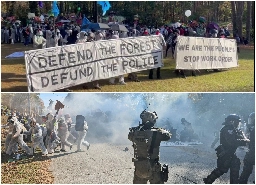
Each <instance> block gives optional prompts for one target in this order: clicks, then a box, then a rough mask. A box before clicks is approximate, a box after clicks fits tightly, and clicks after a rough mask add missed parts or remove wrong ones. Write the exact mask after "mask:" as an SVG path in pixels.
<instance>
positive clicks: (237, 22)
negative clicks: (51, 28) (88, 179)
mask: <svg viewBox="0 0 256 185" xmlns="http://www.w3.org/2000/svg"><path fill="white" fill-rule="evenodd" d="M1 4H2V6H1V7H2V16H3V13H5V15H7V16H17V17H19V18H20V19H25V18H26V16H27V13H28V12H32V13H36V15H40V14H41V13H43V14H45V13H49V12H50V11H51V6H52V2H51V1H43V8H39V6H38V1H28V2H25V1H2V2H1ZM110 4H111V8H110V10H108V12H111V11H114V12H115V13H116V15H121V16H124V17H125V18H126V23H133V21H134V15H138V16H139V23H141V24H146V25H150V26H161V25H164V24H169V23H171V22H177V21H181V22H185V23H186V22H187V21H189V20H197V19H198V18H199V17H200V16H203V17H205V18H206V20H207V21H215V22H217V23H220V22H229V23H232V25H233V33H238V34H239V35H240V36H242V35H243V36H245V37H247V38H248V39H250V37H249V36H250V34H251V33H254V27H255V2H254V1H110ZM58 6H59V9H60V12H61V13H64V14H69V13H77V14H80V13H81V14H82V15H83V14H84V15H86V17H88V18H89V19H90V20H93V19H95V18H94V17H95V12H96V10H97V12H98V16H99V15H102V10H101V7H100V5H97V4H96V3H95V2H94V1H59V2H58ZM186 10H191V12H192V15H191V16H190V17H189V18H187V17H186V16H185V14H184V13H185V11H186ZM108 12H107V13H108ZM93 16H94V17H93ZM243 29H244V30H243ZM252 29H253V30H252ZM253 38H254V36H253Z"/></svg>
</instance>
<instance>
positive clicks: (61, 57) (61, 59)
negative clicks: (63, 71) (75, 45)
mask: <svg viewBox="0 0 256 185" xmlns="http://www.w3.org/2000/svg"><path fill="white" fill-rule="evenodd" d="M65 55H66V53H61V54H58V56H59V65H62V61H63V60H65Z"/></svg>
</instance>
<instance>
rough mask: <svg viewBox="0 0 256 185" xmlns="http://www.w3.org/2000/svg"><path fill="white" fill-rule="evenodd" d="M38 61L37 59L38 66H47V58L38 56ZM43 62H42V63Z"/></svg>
mask: <svg viewBox="0 0 256 185" xmlns="http://www.w3.org/2000/svg"><path fill="white" fill-rule="evenodd" d="M38 61H39V67H40V68H44V67H46V66H47V59H46V58H44V57H38ZM42 62H44V63H42Z"/></svg>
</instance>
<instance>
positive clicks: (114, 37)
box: [109, 31, 126, 85]
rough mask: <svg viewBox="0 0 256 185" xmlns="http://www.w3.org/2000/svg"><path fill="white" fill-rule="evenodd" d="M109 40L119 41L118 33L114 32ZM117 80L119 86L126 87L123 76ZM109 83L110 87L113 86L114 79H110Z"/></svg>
mask: <svg viewBox="0 0 256 185" xmlns="http://www.w3.org/2000/svg"><path fill="white" fill-rule="evenodd" d="M110 39H119V36H118V32H117V31H114V32H113V34H112V36H111V37H110ZM118 78H119V84H120V85H126V83H125V82H124V75H120V76H119V77H118ZM109 83H110V84H111V85H114V84H115V77H112V78H110V79H109Z"/></svg>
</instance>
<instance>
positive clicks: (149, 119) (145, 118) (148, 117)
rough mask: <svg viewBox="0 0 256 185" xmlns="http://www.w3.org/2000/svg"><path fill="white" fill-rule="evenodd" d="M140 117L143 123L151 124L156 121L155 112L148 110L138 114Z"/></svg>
mask: <svg viewBox="0 0 256 185" xmlns="http://www.w3.org/2000/svg"><path fill="white" fill-rule="evenodd" d="M140 118H141V119H142V122H144V123H152V124H153V125H154V124H155V123H156V119H158V117H157V114H156V112H155V111H154V112H149V111H146V110H144V111H143V112H142V113H141V114H140Z"/></svg>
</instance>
